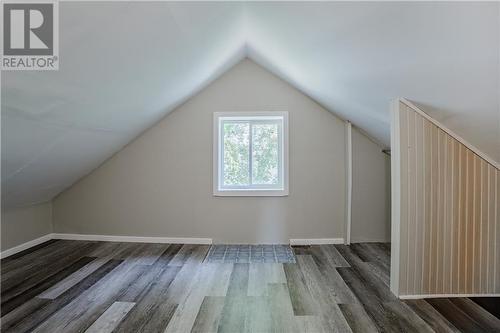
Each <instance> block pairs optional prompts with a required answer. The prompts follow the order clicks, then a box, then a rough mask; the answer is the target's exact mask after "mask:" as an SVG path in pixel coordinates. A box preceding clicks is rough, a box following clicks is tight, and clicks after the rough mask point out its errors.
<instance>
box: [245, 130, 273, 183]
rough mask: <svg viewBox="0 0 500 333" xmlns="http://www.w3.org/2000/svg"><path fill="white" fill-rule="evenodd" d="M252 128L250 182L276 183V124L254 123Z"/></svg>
mask: <svg viewBox="0 0 500 333" xmlns="http://www.w3.org/2000/svg"><path fill="white" fill-rule="evenodd" d="M252 128H253V129H252V183H253V184H256V185H261V184H272V185H278V184H279V172H278V169H279V135H278V134H279V133H278V131H279V129H278V124H254V125H253V126H252Z"/></svg>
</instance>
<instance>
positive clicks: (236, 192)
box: [213, 111, 289, 197]
mask: <svg viewBox="0 0 500 333" xmlns="http://www.w3.org/2000/svg"><path fill="white" fill-rule="evenodd" d="M249 118H255V119H252V120H255V121H258V120H259V118H262V120H265V121H268V120H270V119H269V118H271V120H272V118H275V119H276V120H277V121H280V122H281V124H282V131H281V132H282V135H281V142H280V144H281V159H280V162H281V175H282V184H281V186H280V187H279V188H269V187H268V186H266V185H263V186H262V185H260V186H257V185H253V186H252V187H247V186H245V187H230V188H227V187H226V188H225V187H224V186H222V179H223V177H222V166H223V165H224V163H223V156H224V153H223V142H222V140H221V134H222V129H221V126H220V125H221V123H222V121H223V120H228V119H229V120H248V119H249ZM250 135H251V129H250ZM251 144H252V143H251V140H250V146H251ZM251 154H252V150H251V148H250V165H249V168H252V165H251ZM288 165H289V164H288V112H286V111H263V112H214V118H213V195H214V196H240V197H277V196H287V195H288Z"/></svg>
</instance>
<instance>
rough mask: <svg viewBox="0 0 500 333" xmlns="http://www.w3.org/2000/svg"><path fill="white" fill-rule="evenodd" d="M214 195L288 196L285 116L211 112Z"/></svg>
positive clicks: (271, 113)
mask: <svg viewBox="0 0 500 333" xmlns="http://www.w3.org/2000/svg"><path fill="white" fill-rule="evenodd" d="M214 195H219V196H285V195H288V113H287V112H250V113H243V112H234V113H233V112H216V113H214Z"/></svg>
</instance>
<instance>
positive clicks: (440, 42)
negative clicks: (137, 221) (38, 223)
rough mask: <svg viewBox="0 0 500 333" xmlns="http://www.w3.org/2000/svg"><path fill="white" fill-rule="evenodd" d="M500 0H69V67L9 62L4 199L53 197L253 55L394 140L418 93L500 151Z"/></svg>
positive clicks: (65, 61)
mask: <svg viewBox="0 0 500 333" xmlns="http://www.w3.org/2000/svg"><path fill="white" fill-rule="evenodd" d="M499 22H500V5H499V3H450V2H446V3H392V2H385V3H374V2H369V3H360V2H351V3H342V2H338V3H283V2H280V3H262V2H258V3H249V2H247V3H243V2H237V3H228V2H217V3H208V2H203V3H173V2H168V3H167V2H148V3H146V2H136V3H134V2H110V3H101V2H100V3H97V2H81V3H79V2H61V3H60V37H59V38H60V70H59V71H52V72H3V73H2V119H1V120H2V200H3V206H4V207H11V206H19V205H28V204H32V203H37V202H43V201H47V200H50V199H51V198H53V197H54V196H55V195H57V194H58V193H60V192H61V191H62V190H64V189H65V188H67V187H68V186H70V185H71V184H73V183H74V182H75V181H76V180H78V179H79V178H80V177H82V176H84V175H85V174H87V173H88V172H90V171H91V170H92V169H94V168H95V167H97V166H98V165H99V164H100V163H102V162H103V161H105V160H106V159H107V158H109V157H110V156H111V155H112V154H113V153H115V152H116V151H118V150H119V149H120V148H121V147H123V146H124V145H125V144H127V143H128V142H129V141H130V140H132V139H133V138H135V137H136V136H137V135H138V134H140V133H141V132H142V131H144V130H146V129H147V128H148V127H150V126H151V125H152V124H154V123H155V122H157V121H158V120H159V119H161V118H162V117H163V116H165V114H167V113H168V112H169V111H171V110H172V109H174V108H175V107H176V106H177V105H179V104H180V103H182V102H183V101H185V100H186V99H188V98H189V97H190V96H192V95H193V94H195V93H196V92H198V91H199V90H200V89H202V88H203V87H204V86H206V85H207V84H208V83H209V82H211V81H212V80H213V79H215V78H217V77H218V76H219V75H220V74H222V73H223V72H224V71H226V70H227V69H229V68H230V67H231V66H233V65H234V64H236V63H237V62H239V61H240V60H241V59H243V58H244V57H249V58H251V59H252V60H254V61H256V62H257V63H259V64H260V65H262V66H264V67H265V68H267V69H268V70H270V71H272V72H274V73H275V74H277V75H278V76H280V77H282V78H283V79H285V80H287V81H288V82H289V83H290V84H292V85H294V86H295V87H297V88H298V89H300V90H302V91H303V92H304V93H306V94H308V95H309V96H310V97H312V98H314V99H315V100H317V101H318V102H319V103H321V104H322V105H323V106H324V107H326V108H327V109H329V110H330V111H332V112H333V113H335V114H337V115H339V116H340V117H342V118H344V119H348V120H351V121H352V122H353V123H354V124H355V125H357V126H358V127H360V128H361V129H363V130H364V131H365V132H367V133H368V134H369V135H371V136H373V137H374V138H375V139H377V140H379V141H380V142H382V143H383V144H385V145H387V146H389V108H388V106H389V102H390V101H391V100H392V99H394V98H396V97H399V96H401V97H406V98H408V99H410V100H412V101H413V102H415V103H417V104H419V105H420V106H422V107H423V108H424V109H425V110H426V111H427V112H428V113H429V114H431V115H432V116H433V117H435V118H436V119H438V120H440V121H442V122H443V123H444V124H445V125H446V126H448V127H449V128H451V129H452V130H454V131H456V132H457V133H458V134H459V135H461V136H463V137H464V138H465V139H467V140H469V141H470V142H471V143H472V144H474V145H476V146H477V147H478V148H479V149H481V150H482V151H484V152H485V153H487V154H488V155H490V156H491V157H492V158H493V159H495V160H497V161H500V104H499V103H500V102H499V91H500V86H499V81H500V64H499V63H500V50H499V49H500V23H499Z"/></svg>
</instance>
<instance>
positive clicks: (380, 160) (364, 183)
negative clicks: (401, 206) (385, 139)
mask: <svg viewBox="0 0 500 333" xmlns="http://www.w3.org/2000/svg"><path fill="white" fill-rule="evenodd" d="M390 204H391V158H390V157H389V156H388V155H386V154H384V153H382V148H381V147H380V146H378V145H377V144H376V143H374V142H373V141H371V140H370V139H368V138H367V137H366V136H365V135H363V134H362V133H360V132H359V131H358V130H357V129H356V128H353V130H352V220H351V242H354V243H356V242H390V240H391V206H390Z"/></svg>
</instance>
